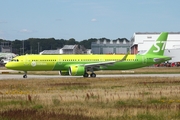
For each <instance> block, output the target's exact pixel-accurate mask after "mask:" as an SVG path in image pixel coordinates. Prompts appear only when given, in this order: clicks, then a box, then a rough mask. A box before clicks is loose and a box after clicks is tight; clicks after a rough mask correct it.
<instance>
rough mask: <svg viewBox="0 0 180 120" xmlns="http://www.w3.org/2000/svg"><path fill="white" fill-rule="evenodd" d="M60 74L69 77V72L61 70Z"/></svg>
mask: <svg viewBox="0 0 180 120" xmlns="http://www.w3.org/2000/svg"><path fill="white" fill-rule="evenodd" d="M59 74H60V75H69V71H68V70H60V71H59Z"/></svg>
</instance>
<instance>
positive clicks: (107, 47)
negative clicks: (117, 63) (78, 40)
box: [91, 39, 131, 54]
mask: <svg viewBox="0 0 180 120" xmlns="http://www.w3.org/2000/svg"><path fill="white" fill-rule="evenodd" d="M130 46H131V42H130V41H128V40H127V39H117V40H106V39H104V40H97V41H96V42H92V43H91V52H92V53H93V54H126V53H127V52H128V51H129V49H130Z"/></svg>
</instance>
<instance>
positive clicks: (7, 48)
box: [0, 42, 12, 53]
mask: <svg viewBox="0 0 180 120" xmlns="http://www.w3.org/2000/svg"><path fill="white" fill-rule="evenodd" d="M0 52H2V53H11V52H12V45H11V42H1V43H0Z"/></svg>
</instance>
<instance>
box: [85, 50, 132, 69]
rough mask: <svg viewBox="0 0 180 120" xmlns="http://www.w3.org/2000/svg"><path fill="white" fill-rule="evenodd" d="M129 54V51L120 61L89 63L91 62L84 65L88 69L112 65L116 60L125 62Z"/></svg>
mask: <svg viewBox="0 0 180 120" xmlns="http://www.w3.org/2000/svg"><path fill="white" fill-rule="evenodd" d="M128 55H129V52H128V53H127V54H126V55H125V56H124V57H123V58H122V59H121V60H119V61H106V62H98V63H89V64H84V65H83V66H85V67H86V69H87V70H88V69H100V67H104V68H105V67H107V66H111V65H113V64H114V63H116V62H123V61H124V60H126V58H127V56H128Z"/></svg>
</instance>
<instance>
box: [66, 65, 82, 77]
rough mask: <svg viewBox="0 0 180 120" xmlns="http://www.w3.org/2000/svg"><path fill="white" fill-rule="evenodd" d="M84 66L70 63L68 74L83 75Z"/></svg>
mask: <svg viewBox="0 0 180 120" xmlns="http://www.w3.org/2000/svg"><path fill="white" fill-rule="evenodd" d="M84 72H85V67H84V66H80V65H72V66H70V67H69V75H72V76H81V75H84Z"/></svg>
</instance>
